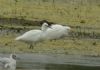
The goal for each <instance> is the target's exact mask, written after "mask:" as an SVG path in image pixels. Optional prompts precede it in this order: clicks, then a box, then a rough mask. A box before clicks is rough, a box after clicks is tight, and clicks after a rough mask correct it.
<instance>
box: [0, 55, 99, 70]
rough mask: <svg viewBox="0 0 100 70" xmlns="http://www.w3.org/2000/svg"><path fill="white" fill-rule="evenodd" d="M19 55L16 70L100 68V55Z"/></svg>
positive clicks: (84, 69) (88, 69)
mask: <svg viewBox="0 0 100 70" xmlns="http://www.w3.org/2000/svg"><path fill="white" fill-rule="evenodd" d="M4 56H6V57H7V55H4V54H0V57H4ZM17 56H18V57H20V59H18V60H17V69H16V70H100V57H90V56H80V55H61V54H56V55H54V54H48V55H46V54H17ZM1 67H2V65H1ZM0 70H1V69H0Z"/></svg>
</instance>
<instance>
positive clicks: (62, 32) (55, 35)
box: [45, 24, 71, 40]
mask: <svg viewBox="0 0 100 70" xmlns="http://www.w3.org/2000/svg"><path fill="white" fill-rule="evenodd" d="M70 29H71V28H70V27H68V26H62V25H59V24H55V25H51V28H48V29H47V30H46V31H45V39H48V40H53V39H59V38H61V37H64V36H66V35H68V32H69V31H70Z"/></svg>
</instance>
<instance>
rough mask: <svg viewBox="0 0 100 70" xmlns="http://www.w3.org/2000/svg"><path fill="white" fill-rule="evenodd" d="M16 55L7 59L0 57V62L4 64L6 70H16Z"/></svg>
mask: <svg viewBox="0 0 100 70" xmlns="http://www.w3.org/2000/svg"><path fill="white" fill-rule="evenodd" d="M15 59H16V55H13V54H11V55H10V57H9V58H6V57H4V58H2V57H0V62H1V63H3V64H4V68H5V69H8V70H16V60H15Z"/></svg>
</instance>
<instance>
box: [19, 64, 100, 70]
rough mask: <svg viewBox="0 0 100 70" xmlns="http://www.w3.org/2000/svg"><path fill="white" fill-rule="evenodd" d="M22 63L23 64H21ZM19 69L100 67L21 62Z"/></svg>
mask: <svg viewBox="0 0 100 70" xmlns="http://www.w3.org/2000/svg"><path fill="white" fill-rule="evenodd" d="M20 65H21V66H20ZM20 65H19V66H18V67H17V70H100V67H99V66H97V67H91V66H79V65H66V64H41V63H20Z"/></svg>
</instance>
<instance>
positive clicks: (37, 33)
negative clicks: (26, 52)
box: [15, 23, 48, 48]
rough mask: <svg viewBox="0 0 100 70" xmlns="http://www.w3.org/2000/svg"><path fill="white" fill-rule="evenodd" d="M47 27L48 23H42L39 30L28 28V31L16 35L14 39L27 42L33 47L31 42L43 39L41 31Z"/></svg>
mask: <svg viewBox="0 0 100 70" xmlns="http://www.w3.org/2000/svg"><path fill="white" fill-rule="evenodd" d="M47 28H48V24H47V23H44V24H43V25H42V27H41V30H30V31H28V32H26V33H24V34H23V35H21V36H19V37H17V38H16V39H15V40H19V41H23V42H26V43H29V44H30V48H33V45H32V44H33V43H34V44H35V43H36V42H39V41H41V40H42V39H43V38H42V33H44V31H46V29H47Z"/></svg>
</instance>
